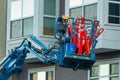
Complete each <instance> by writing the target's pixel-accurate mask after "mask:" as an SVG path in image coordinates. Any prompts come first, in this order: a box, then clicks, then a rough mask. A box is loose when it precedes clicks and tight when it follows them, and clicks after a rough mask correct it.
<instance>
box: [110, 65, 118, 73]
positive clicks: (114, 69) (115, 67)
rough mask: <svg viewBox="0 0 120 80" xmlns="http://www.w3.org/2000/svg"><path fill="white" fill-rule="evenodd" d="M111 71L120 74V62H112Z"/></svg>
mask: <svg viewBox="0 0 120 80" xmlns="http://www.w3.org/2000/svg"><path fill="white" fill-rule="evenodd" d="M110 71H111V74H119V64H118V63H114V64H110Z"/></svg>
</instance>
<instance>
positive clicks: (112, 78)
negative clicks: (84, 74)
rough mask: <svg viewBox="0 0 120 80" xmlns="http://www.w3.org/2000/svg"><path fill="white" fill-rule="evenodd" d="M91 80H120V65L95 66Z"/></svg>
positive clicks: (91, 73) (91, 72)
mask: <svg viewBox="0 0 120 80" xmlns="http://www.w3.org/2000/svg"><path fill="white" fill-rule="evenodd" d="M90 80H119V63H111V64H100V65H95V66H93V67H92V69H91V71H90Z"/></svg>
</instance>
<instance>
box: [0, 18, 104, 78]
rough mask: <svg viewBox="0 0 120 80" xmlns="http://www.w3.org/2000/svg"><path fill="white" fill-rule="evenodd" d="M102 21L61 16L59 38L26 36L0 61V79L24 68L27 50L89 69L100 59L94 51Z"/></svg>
mask: <svg viewBox="0 0 120 80" xmlns="http://www.w3.org/2000/svg"><path fill="white" fill-rule="evenodd" d="M98 26H99V22H98V21H95V22H92V21H91V20H87V19H84V18H83V17H81V18H77V19H74V18H69V17H67V16H60V17H58V18H57V21H56V24H55V35H54V36H55V38H56V39H57V40H58V42H55V44H53V46H52V47H48V46H46V45H45V44H44V43H43V42H41V41H40V40H39V39H37V38H36V37H35V36H29V37H26V38H25V39H24V40H23V42H22V43H21V45H20V46H18V47H15V49H12V50H11V54H10V55H9V56H8V57H6V58H5V59H4V60H2V61H1V63H0V80H8V78H9V77H10V76H12V75H13V74H15V73H17V72H21V71H22V67H23V64H24V61H25V59H26V56H27V54H33V55H34V56H35V57H36V58H38V59H39V60H40V61H41V62H43V63H51V64H53V63H54V64H55V63H58V64H59V65H60V66H61V67H64V68H72V69H73V70H78V69H82V70H89V69H91V67H92V65H93V64H94V63H95V61H96V55H95V52H94V49H95V45H96V43H97V40H96V39H97V37H98V36H99V35H100V34H101V33H102V32H103V31H104V29H103V28H100V29H98Z"/></svg>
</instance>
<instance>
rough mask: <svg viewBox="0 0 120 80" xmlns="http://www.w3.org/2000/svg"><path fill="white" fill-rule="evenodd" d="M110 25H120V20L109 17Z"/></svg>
mask: <svg viewBox="0 0 120 80" xmlns="http://www.w3.org/2000/svg"><path fill="white" fill-rule="evenodd" d="M109 23H115V24H119V23H120V18H117V17H111V16H109Z"/></svg>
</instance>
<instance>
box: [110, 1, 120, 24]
mask: <svg viewBox="0 0 120 80" xmlns="http://www.w3.org/2000/svg"><path fill="white" fill-rule="evenodd" d="M108 22H109V23H113V24H120V0H109V16H108Z"/></svg>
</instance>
